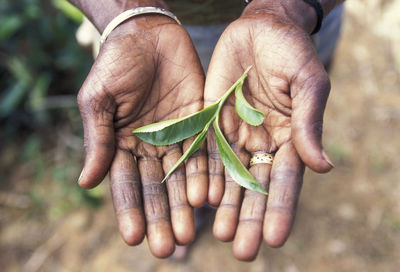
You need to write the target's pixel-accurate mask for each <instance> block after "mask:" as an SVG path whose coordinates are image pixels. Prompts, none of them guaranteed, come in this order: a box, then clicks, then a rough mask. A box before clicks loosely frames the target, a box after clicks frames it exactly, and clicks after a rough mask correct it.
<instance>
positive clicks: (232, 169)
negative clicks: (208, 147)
mask: <svg viewBox="0 0 400 272" xmlns="http://www.w3.org/2000/svg"><path fill="white" fill-rule="evenodd" d="M218 121H219V117H218V116H217V118H216V120H215V121H214V131H215V137H216V140H217V145H218V150H219V153H220V156H221V160H222V163H223V164H224V166H225V168H226V170H227V171H228V173H229V175H230V176H231V177H232V179H233V180H234V181H236V182H237V183H238V184H239V185H241V186H243V187H244V188H246V189H249V190H253V191H256V192H259V193H262V194H268V193H267V191H265V190H264V188H262V187H261V185H260V184H259V183H258V182H257V181H256V180H255V179H254V178H253V176H252V175H251V174H250V172H249V171H248V170H247V169H246V168H245V167H244V165H243V164H242V162H241V161H240V160H239V158H238V157H237V156H236V154H235V153H234V152H233V150H232V148H231V147H230V145H229V144H228V142H227V141H226V139H225V137H224V135H223V134H222V131H221V129H220V128H219V125H218Z"/></svg>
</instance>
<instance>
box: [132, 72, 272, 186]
mask: <svg viewBox="0 0 400 272" xmlns="http://www.w3.org/2000/svg"><path fill="white" fill-rule="evenodd" d="M250 68H251V67H249V68H248V69H247V70H246V71H245V72H244V73H243V75H242V76H241V77H240V78H239V79H238V80H237V81H236V82H235V83H234V84H233V85H232V87H230V88H229V90H227V91H226V92H225V94H224V95H223V96H222V97H221V98H220V99H219V100H218V101H217V102H216V103H215V104H213V105H211V106H209V107H207V108H205V109H203V110H202V111H199V112H197V113H194V114H192V115H189V116H187V117H185V118H181V119H174V120H167V121H162V122H159V123H154V124H150V125H147V126H144V127H141V128H138V129H136V130H134V131H133V133H134V134H135V135H136V136H138V137H139V138H140V139H142V140H143V141H146V142H150V143H151V144H154V145H166V144H172V143H176V142H177V139H179V140H180V141H181V140H183V139H187V138H189V137H191V136H193V135H195V134H196V133H198V132H199V131H200V130H201V129H202V132H201V133H200V134H199V135H198V136H197V137H196V139H195V140H194V141H193V143H192V144H191V146H190V147H189V148H188V150H186V152H185V153H184V154H183V155H182V157H181V158H180V159H179V160H178V161H177V162H176V164H175V165H174V166H173V167H172V168H171V170H170V171H169V172H168V173H167V175H166V176H165V177H164V179H163V180H162V182H164V181H165V180H166V179H167V178H168V177H169V176H170V175H171V174H172V173H173V172H174V171H175V170H176V168H178V166H179V165H180V164H181V163H183V162H184V161H185V160H186V159H187V158H188V157H190V156H191V155H193V153H195V152H196V151H197V150H199V149H200V148H201V146H202V144H203V143H204V140H205V139H206V135H207V131H208V129H209V127H210V125H211V123H212V122H214V131H215V136H216V140H217V145H218V150H219V152H220V155H221V160H222V162H223V164H224V166H225V168H226V170H227V171H228V173H229V174H230V175H231V177H232V178H233V180H234V181H236V182H237V183H238V184H240V185H241V186H243V187H245V188H246V189H250V190H253V191H257V192H260V193H263V194H267V192H266V191H265V190H264V189H263V188H262V187H261V185H260V184H259V183H258V182H257V181H256V180H255V179H254V178H253V176H252V175H251V174H250V172H249V171H248V170H247V169H246V167H245V166H244V165H243V164H242V163H241V162H240V160H239V158H238V157H237V156H236V154H235V153H234V152H233V150H232V148H231V147H230V145H229V143H228V142H227V141H226V139H225V137H224V135H223V133H222V131H221V129H220V127H219V114H220V112H221V109H222V106H223V105H224V103H225V101H226V100H227V99H228V97H229V96H230V95H231V94H232V92H233V91H234V90H236V94H238V97H236V109H237V110H238V111H240V114H239V116H240V117H241V118H242V119H243V120H244V121H246V122H247V123H250V124H253V125H260V124H262V122H263V120H264V118H265V115H264V114H263V113H261V112H260V111H258V110H256V109H254V108H253V107H252V106H251V105H250V104H249V103H248V102H247V101H246V99H245V97H244V95H243V91H242V86H243V84H244V80H245V79H246V77H247V73H248V71H249V70H250ZM238 108H239V109H238Z"/></svg>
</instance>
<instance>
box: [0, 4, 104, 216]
mask: <svg viewBox="0 0 400 272" xmlns="http://www.w3.org/2000/svg"><path fill="white" fill-rule="evenodd" d="M81 19H82V14H81V13H80V12H79V11H77V10H76V9H75V8H74V7H73V6H71V5H70V4H69V3H67V2H66V0H54V1H42V0H12V1H11V0H0V126H1V133H0V149H1V150H2V151H3V152H2V154H4V153H8V152H11V153H17V154H18V155H15V156H14V155H13V156H12V158H13V159H10V160H11V161H12V163H10V164H8V165H6V166H5V165H1V167H0V172H2V175H3V178H4V181H5V182H7V181H8V178H7V176H10V177H11V176H13V173H14V172H15V171H18V169H20V168H23V169H28V170H27V172H28V173H27V174H25V177H26V179H29V181H30V182H29V186H30V187H29V188H27V191H28V192H29V193H30V196H31V198H32V200H33V202H34V203H35V204H36V205H35V208H38V209H40V208H41V207H42V208H44V209H46V210H47V211H48V212H49V213H50V214H51V216H57V215H62V214H63V213H65V212H67V211H69V210H70V209H74V208H76V207H80V206H82V204H85V205H89V206H96V205H99V204H100V202H101V198H102V190H101V189H97V190H95V191H87V190H84V189H81V188H80V187H79V186H78V185H77V183H76V179H77V175H79V172H80V167H81V163H82V154H83V143H82V140H81V138H82V125H81V120H80V117H79V112H78V109H77V103H76V97H75V96H76V93H77V91H78V89H79V87H80V85H81V84H82V82H83V80H84V78H85V77H86V75H87V74H88V71H89V69H90V66H91V63H92V56H91V52H89V51H87V50H85V49H83V48H81V47H79V45H78V44H77V42H76V38H75V32H76V30H77V27H78V23H79V22H80V20H81ZM66 98H68V99H69V100H66ZM65 128H68V129H65ZM60 130H62V132H60ZM61 134H62V135H63V136H64V137H65V140H63V141H61V140H59V135H61ZM71 138H74V139H72V140H71ZM74 141H75V142H74ZM71 146H72V147H71ZM14 157H16V158H17V159H14Z"/></svg>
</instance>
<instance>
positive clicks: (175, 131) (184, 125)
mask: <svg viewBox="0 0 400 272" xmlns="http://www.w3.org/2000/svg"><path fill="white" fill-rule="evenodd" d="M217 109H218V104H213V105H211V106H209V107H207V108H205V109H203V110H201V111H199V112H197V113H194V114H191V115H189V116H186V117H183V118H179V119H172V120H166V121H162V122H158V123H154V124H150V125H147V126H143V127H140V128H137V129H135V130H134V131H133V133H134V134H135V135H136V136H137V137H139V138H140V139H141V140H143V141H145V142H147V143H150V144H152V145H170V144H174V143H177V142H180V141H182V140H184V139H186V138H189V137H191V136H193V135H195V134H197V133H199V132H200V131H201V130H202V129H203V128H204V127H205V126H206V124H207V123H208V122H210V120H211V119H214V116H215V112H216V111H217Z"/></svg>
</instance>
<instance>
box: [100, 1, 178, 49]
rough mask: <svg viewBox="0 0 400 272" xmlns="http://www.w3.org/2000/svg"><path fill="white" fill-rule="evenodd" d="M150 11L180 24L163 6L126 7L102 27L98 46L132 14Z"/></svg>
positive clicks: (148, 12) (149, 12)
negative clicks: (126, 8)
mask: <svg viewBox="0 0 400 272" xmlns="http://www.w3.org/2000/svg"><path fill="white" fill-rule="evenodd" d="M151 13H153V14H154V13H156V14H162V15H165V16H168V17H169V18H171V19H174V20H175V21H176V22H177V23H178V24H181V22H180V21H179V20H178V18H177V17H176V16H175V15H174V14H173V13H172V12H170V11H169V10H166V9H163V8H157V7H140V8H133V9H128V10H126V11H124V12H122V13H121V14H120V15H118V16H117V17H115V18H114V19H112V20H111V22H110V23H109V24H108V25H107V27H106V28H105V29H104V31H103V34H102V35H101V37H100V48H101V47H102V46H103V44H104V42H105V41H106V40H107V37H108V35H110V33H111V31H113V30H114V29H115V28H116V27H117V26H119V25H120V24H122V23H123V22H124V21H126V20H128V19H129V18H131V17H134V16H138V15H143V14H151Z"/></svg>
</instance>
